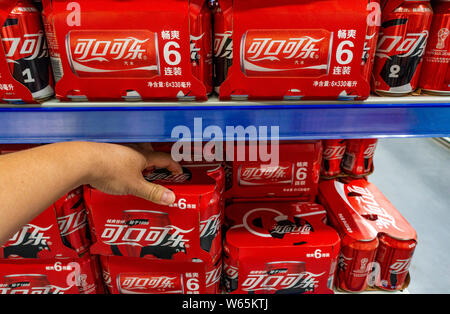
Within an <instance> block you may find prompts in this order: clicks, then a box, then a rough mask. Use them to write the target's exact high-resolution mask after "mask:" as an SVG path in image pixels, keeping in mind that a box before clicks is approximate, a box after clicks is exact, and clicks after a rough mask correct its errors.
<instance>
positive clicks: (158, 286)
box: [117, 274, 183, 294]
mask: <svg viewBox="0 0 450 314" xmlns="http://www.w3.org/2000/svg"><path fill="white" fill-rule="evenodd" d="M117 281H118V288H119V291H120V293H122V294H143V293H183V289H182V284H181V278H180V277H179V276H176V275H175V274H173V275H169V274H167V275H164V274H155V275H152V274H120V275H119V276H118V278H117Z"/></svg>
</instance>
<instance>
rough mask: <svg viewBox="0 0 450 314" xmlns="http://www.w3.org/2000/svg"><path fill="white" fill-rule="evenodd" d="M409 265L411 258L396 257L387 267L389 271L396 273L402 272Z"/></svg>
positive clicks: (406, 269) (405, 270)
mask: <svg viewBox="0 0 450 314" xmlns="http://www.w3.org/2000/svg"><path fill="white" fill-rule="evenodd" d="M410 265H411V258H408V259H398V260H396V261H395V262H394V263H393V264H392V265H391V266H390V267H389V271H390V272H391V273H393V274H397V275H398V274H403V273H406V272H407V271H408V269H409V266H410Z"/></svg>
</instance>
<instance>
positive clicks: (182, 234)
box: [101, 220, 195, 248]
mask: <svg viewBox="0 0 450 314" xmlns="http://www.w3.org/2000/svg"><path fill="white" fill-rule="evenodd" d="M194 229H195V228H192V229H190V230H184V229H181V228H178V227H176V226H172V225H168V226H164V227H159V226H144V227H140V226H139V225H134V226H129V225H127V224H125V222H123V223H122V222H120V220H119V223H117V222H114V220H111V222H107V223H106V224H105V228H104V230H103V233H102V235H101V239H102V240H103V242H104V243H105V244H108V245H130V246H138V247H139V246H140V247H146V246H168V247H173V248H178V247H185V246H186V244H187V242H189V240H188V239H187V235H188V234H189V233H191V232H192V231H193V230H194Z"/></svg>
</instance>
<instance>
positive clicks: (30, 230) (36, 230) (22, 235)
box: [7, 224, 53, 247]
mask: <svg viewBox="0 0 450 314" xmlns="http://www.w3.org/2000/svg"><path fill="white" fill-rule="evenodd" d="M52 226H53V225H50V226H48V227H39V226H36V225H32V224H27V225H26V226H24V227H23V228H22V229H21V230H20V231H18V232H17V233H16V234H15V235H14V236H13V237H12V238H11V239H9V241H8V243H7V245H8V246H17V245H32V246H41V247H47V243H48V240H50V237H49V236H46V235H45V232H46V231H48V230H50V229H51V228H52Z"/></svg>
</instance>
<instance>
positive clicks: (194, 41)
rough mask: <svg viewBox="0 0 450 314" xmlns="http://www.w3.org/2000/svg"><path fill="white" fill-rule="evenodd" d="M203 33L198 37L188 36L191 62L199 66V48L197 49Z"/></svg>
mask: <svg viewBox="0 0 450 314" xmlns="http://www.w3.org/2000/svg"><path fill="white" fill-rule="evenodd" d="M204 35H205V33H203V34H201V35H200V36H193V35H191V36H190V39H191V62H192V64H196V65H199V64H200V54H199V51H200V49H201V48H198V45H199V41H200V39H202V38H203V36H204Z"/></svg>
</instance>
